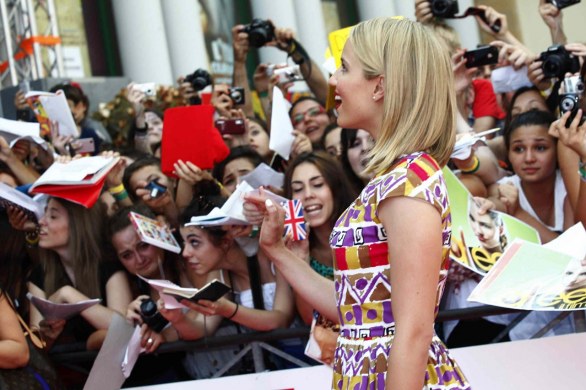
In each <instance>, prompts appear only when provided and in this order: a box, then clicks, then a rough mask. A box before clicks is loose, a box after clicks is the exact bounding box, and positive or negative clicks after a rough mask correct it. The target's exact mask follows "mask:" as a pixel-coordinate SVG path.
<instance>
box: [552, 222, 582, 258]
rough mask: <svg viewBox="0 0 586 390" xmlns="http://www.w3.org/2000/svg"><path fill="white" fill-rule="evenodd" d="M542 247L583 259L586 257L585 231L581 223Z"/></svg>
mask: <svg viewBox="0 0 586 390" xmlns="http://www.w3.org/2000/svg"><path fill="white" fill-rule="evenodd" d="M543 246H544V247H546V248H548V249H551V250H554V251H556V252H560V253H564V254H566V255H569V256H572V257H575V258H578V259H583V258H584V257H585V256H586V230H584V226H583V225H582V223H581V222H578V223H577V224H575V225H574V226H572V227H571V228H569V229H567V230H566V231H565V232H563V233H562V234H561V235H559V236H558V237H557V238H556V239H555V240H552V241H550V242H548V243H547V244H543Z"/></svg>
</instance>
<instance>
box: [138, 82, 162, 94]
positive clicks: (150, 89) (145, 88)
mask: <svg viewBox="0 0 586 390" xmlns="http://www.w3.org/2000/svg"><path fill="white" fill-rule="evenodd" d="M134 88H136V89H138V90H139V91H141V92H143V93H144V94H145V95H147V96H156V95H157V86H156V85H155V83H144V84H135V85H134Z"/></svg>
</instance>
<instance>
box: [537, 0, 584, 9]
mask: <svg viewBox="0 0 586 390" xmlns="http://www.w3.org/2000/svg"><path fill="white" fill-rule="evenodd" d="M545 2H546V3H550V4H553V5H554V6H555V7H556V8H557V9H562V8H566V7H569V6H571V5H574V4H578V3H579V2H580V0H546V1H545Z"/></svg>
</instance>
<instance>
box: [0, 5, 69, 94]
mask: <svg viewBox="0 0 586 390" xmlns="http://www.w3.org/2000/svg"><path fill="white" fill-rule="evenodd" d="M0 16H1V19H0V21H1V24H2V28H1V29H0V88H5V87H9V86H17V85H18V83H19V82H21V81H30V80H37V79H40V78H45V77H63V75H64V71H63V69H64V67H63V53H62V48H61V39H60V38H59V29H58V26H57V14H56V12H55V3H54V1H53V0H0ZM37 26H42V28H43V31H40V32H39V30H38V27H37Z"/></svg>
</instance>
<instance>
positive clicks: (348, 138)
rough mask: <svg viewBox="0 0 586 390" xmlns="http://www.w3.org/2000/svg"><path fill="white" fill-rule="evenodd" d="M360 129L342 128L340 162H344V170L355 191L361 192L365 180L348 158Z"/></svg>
mask: <svg viewBox="0 0 586 390" xmlns="http://www.w3.org/2000/svg"><path fill="white" fill-rule="evenodd" d="M357 133H358V130H356V129H342V132H341V134H340V139H341V142H342V156H341V157H340V163H341V164H342V170H343V171H344V173H345V174H346V177H347V178H348V181H349V182H350V184H352V186H353V187H354V191H356V192H358V193H360V191H362V189H363V188H364V182H363V181H362V179H361V178H360V177H358V175H357V174H356V173H355V172H354V170H353V169H352V165H351V164H350V160H348V149H350V147H352V144H353V143H354V141H356V135H357Z"/></svg>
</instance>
